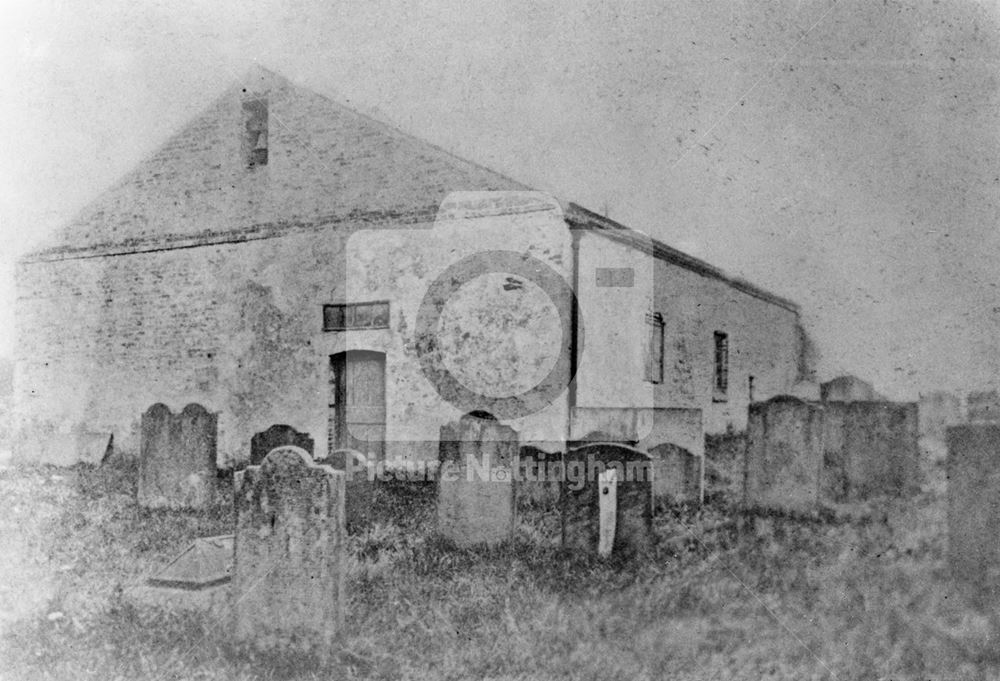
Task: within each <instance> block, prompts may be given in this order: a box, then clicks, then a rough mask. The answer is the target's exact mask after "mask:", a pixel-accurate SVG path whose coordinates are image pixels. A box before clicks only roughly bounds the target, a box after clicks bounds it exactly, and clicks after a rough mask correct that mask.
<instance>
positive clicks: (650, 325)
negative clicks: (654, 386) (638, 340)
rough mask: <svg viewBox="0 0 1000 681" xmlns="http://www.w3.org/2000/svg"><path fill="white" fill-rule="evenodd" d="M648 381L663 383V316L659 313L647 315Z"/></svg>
mask: <svg viewBox="0 0 1000 681" xmlns="http://www.w3.org/2000/svg"><path fill="white" fill-rule="evenodd" d="M646 327H647V328H646V331H647V335H648V339H647V343H646V380H647V381H649V382H650V383H663V316H662V315H661V314H660V313H659V312H651V313H647V314H646Z"/></svg>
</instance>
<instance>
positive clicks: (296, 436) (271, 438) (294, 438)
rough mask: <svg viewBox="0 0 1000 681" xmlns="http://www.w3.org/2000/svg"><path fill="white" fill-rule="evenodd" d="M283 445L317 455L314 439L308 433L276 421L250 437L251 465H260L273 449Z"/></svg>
mask: <svg viewBox="0 0 1000 681" xmlns="http://www.w3.org/2000/svg"><path fill="white" fill-rule="evenodd" d="M283 445H292V446H293V447H299V448H300V449H304V450H305V451H307V452H309V455H310V456H314V455H315V452H314V450H313V448H314V443H313V439H312V438H311V437H310V436H309V434H308V433H300V432H299V431H297V430H295V429H294V428H292V427H291V426H288V425H285V424H283V423H276V424H274V425H273V426H271V427H270V428H268V429H267V430H264V431H261V432H259V433H254V436H253V437H252V438H250V465H251V466H259V465H260V464H261V462H263V461H264V457H265V456H267V455H268V453H269V452H270V451H271V450H272V449H275V448H276V447H281V446H283Z"/></svg>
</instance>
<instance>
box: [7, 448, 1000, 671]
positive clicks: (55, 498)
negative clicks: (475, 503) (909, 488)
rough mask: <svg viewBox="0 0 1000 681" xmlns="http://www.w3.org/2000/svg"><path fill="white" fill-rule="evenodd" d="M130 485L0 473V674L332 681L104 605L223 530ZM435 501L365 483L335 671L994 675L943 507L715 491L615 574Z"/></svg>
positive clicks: (543, 527)
mask: <svg viewBox="0 0 1000 681" xmlns="http://www.w3.org/2000/svg"><path fill="white" fill-rule="evenodd" d="M134 481H135V470H134V469H129V468H128V467H127V466H126V467H123V468H112V469H110V470H105V469H90V468H85V467H82V466H81V467H78V468H76V469H72V470H58V471H57V470H56V469H23V470H14V471H7V472H4V473H2V474H0V489H2V490H3V492H4V496H5V500H6V501H7V502H8V508H9V511H10V512H9V514H8V517H7V518H6V519H3V520H0V523H2V525H0V528H2V538H3V541H4V543H5V544H6V545H7V546H8V548H9V551H8V554H9V555H10V556H14V558H10V559H2V560H0V570H3V571H4V572H3V573H2V574H0V584H5V583H14V584H16V585H18V586H17V588H15V589H12V590H10V592H9V593H7V592H2V591H0V597H3V598H4V599H6V600H4V601H0V604H2V605H4V606H6V604H7V601H9V602H10V603H13V604H17V603H18V602H19V601H18V598H21V597H23V598H27V597H28V596H32V599H33V600H31V604H32V606H31V607H30V608H24V609H21V610H18V609H17V608H13V609H12V610H11V612H13V613H14V614H15V615H16V616H14V617H8V618H7V619H6V620H0V625H3V624H6V626H5V629H6V631H5V633H4V634H3V635H2V637H0V658H2V660H3V665H2V667H0V669H2V670H3V671H2V672H0V675H2V676H3V678H11V679H67V678H72V679H91V678H92V679H98V678H99V679H164V680H166V679H251V678H253V679H259V678H264V679H279V678H281V679H285V678H287V679H312V678H329V677H330V673H331V672H330V670H323V669H318V668H317V667H316V665H315V664H314V663H313V662H312V661H310V660H309V659H307V658H305V657H302V656H292V657H289V658H288V659H278V658H275V657H273V656H268V657H267V658H261V657H258V656H256V654H255V653H254V652H253V651H252V650H246V649H242V650H236V649H233V648H232V647H231V645H230V641H229V639H228V627H224V626H222V627H220V626H219V625H218V624H217V623H209V622H208V621H207V620H205V619H204V618H202V617H199V616H195V615H190V614H188V615H185V614H168V613H164V612H159V613H154V614H153V615H150V613H146V612H138V611H137V610H136V609H135V608H134V607H133V606H131V605H129V604H128V602H127V601H126V600H124V599H123V598H122V597H121V593H122V589H123V588H124V587H126V586H128V585H130V584H135V583H137V582H139V581H141V580H142V578H143V577H144V576H146V575H147V574H149V572H150V571H152V570H154V569H156V568H158V567H159V566H161V565H162V564H163V563H164V562H165V561H166V560H167V559H169V558H171V557H172V556H173V555H175V554H176V552H177V551H179V550H180V549H181V548H183V547H184V546H185V545H186V544H187V543H188V542H189V541H190V540H191V539H192V538H193V537H196V536H206V535H212V534H222V533H226V532H230V531H231V528H232V523H233V519H232V516H231V510H229V508H228V507H227V506H225V505H219V506H218V507H217V508H215V509H213V510H212V511H211V512H209V513H205V514H191V513H179V512H155V513H154V512H142V511H140V510H139V509H138V508H137V507H136V505H135V502H134ZM433 501H434V488H433V485H428V484H418V483H401V482H397V481H393V482H390V483H386V484H381V485H379V487H378V489H377V492H376V503H375V509H376V510H375V512H374V515H373V522H372V523H371V524H370V525H369V527H368V528H367V529H366V530H365V531H363V532H359V533H357V534H354V535H352V536H351V537H350V539H349V544H348V558H347V564H348V574H349V577H348V584H347V597H348V602H347V618H346V619H347V623H348V625H347V629H346V631H345V632H344V638H343V640H342V645H341V649H340V651H341V652H340V654H339V656H338V657H337V659H336V660H335V661H334V663H333V668H334V669H335V670H336V672H337V675H338V676H339V677H343V678H372V679H403V678H435V679H448V678H454V679H458V678H472V677H487V676H489V677H504V676H506V677H511V678H513V677H525V678H527V677H531V678H574V679H577V678H579V679H587V678H593V679H598V678H600V679H615V678H620V679H641V678H662V677H670V678H676V679H702V678H706V679H707V678H737V679H758V678H775V679H777V678H802V679H875V678H892V679H924V678H943V679H949V678H953V679H959V678H963V679H964V678H968V679H975V678H987V677H988V676H989V675H995V674H996V673H997V672H998V671H1000V667H998V666H997V665H998V663H1000V660H998V659H997V655H996V653H995V651H996V650H997V649H998V645H997V644H998V641H997V639H996V632H997V631H1000V626H998V625H997V623H995V622H994V621H993V620H994V619H995V616H993V615H991V614H990V613H987V612H980V611H977V610H976V609H974V608H972V607H970V605H969V602H968V600H967V599H966V596H965V595H964V594H962V593H959V592H958V591H956V590H955V589H954V588H953V587H952V586H951V585H950V583H949V582H948V580H947V578H946V574H945V570H944V566H943V556H944V549H943V541H944V540H943V535H942V517H943V515H942V514H943V510H942V509H943V506H942V503H943V502H942V498H941V497H940V495H934V494H925V495H922V496H921V497H918V498H917V499H916V500H915V501H914V502H911V503H901V502H885V503H884V504H882V505H881V506H877V507H876V508H874V509H873V510H872V513H871V514H869V515H870V517H872V518H875V520H873V521H870V522H867V523H857V522H856V523H841V524H827V523H818V522H812V523H805V522H800V521H793V520H789V519H765V520H762V521H753V520H748V521H746V522H743V523H741V524H736V523H732V522H729V520H730V514H729V512H728V510H727V508H726V506H725V505H724V499H723V500H720V501H719V502H717V503H716V504H714V505H709V506H707V507H705V508H701V509H696V508H686V507H674V508H669V509H663V510H662V511H661V513H660V514H659V515H658V516H657V518H656V533H657V535H658V536H659V537H660V538H661V539H662V541H661V542H660V543H659V544H658V545H657V546H656V547H654V549H653V550H652V551H651V552H650V555H648V556H645V557H642V558H640V559H636V560H633V561H627V562H626V561H619V560H616V559H611V560H602V559H600V558H598V557H597V556H589V555H581V554H579V553H568V552H565V551H563V550H562V549H560V547H559V543H558V533H559V518H558V514H557V512H556V510H555V509H554V508H553V507H551V505H549V506H546V505H544V504H537V503H535V502H532V503H531V504H526V505H525V507H524V508H522V509H521V524H520V528H519V531H518V533H517V535H516V536H515V537H514V538H513V539H512V540H510V541H508V542H504V543H502V544H500V545H498V546H494V547H473V548H459V547H456V546H454V545H452V544H450V543H449V542H447V541H445V540H443V539H441V538H440V537H439V536H437V535H435V534H434V532H433V531H432V528H433V527H434V522H435V517H434V504H433ZM25 575H28V576H30V579H26V578H25ZM4 578H10V580H13V581H10V580H8V579H4ZM18 580H20V581H18ZM33 590H34V591H33ZM35 591H37V592H38V593H37V594H36V593H35ZM39 594H40V596H39ZM35 596H39V597H38V598H35ZM23 598H22V600H23ZM5 609H6V608H5Z"/></svg>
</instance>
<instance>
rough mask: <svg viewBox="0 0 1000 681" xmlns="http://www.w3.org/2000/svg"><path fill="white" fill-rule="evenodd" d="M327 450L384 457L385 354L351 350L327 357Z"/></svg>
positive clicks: (377, 458)
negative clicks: (347, 450)
mask: <svg viewBox="0 0 1000 681" xmlns="http://www.w3.org/2000/svg"><path fill="white" fill-rule="evenodd" d="M327 436H328V443H329V450H328V451H330V452H333V451H334V450H336V449H356V450H358V451H359V452H361V453H362V454H364V455H365V456H367V457H369V458H370V459H371V460H373V461H382V460H383V459H384V458H385V353H382V352H372V351H369V350H351V351H348V352H341V353H337V354H336V355H331V357H330V386H329V422H328V432H327Z"/></svg>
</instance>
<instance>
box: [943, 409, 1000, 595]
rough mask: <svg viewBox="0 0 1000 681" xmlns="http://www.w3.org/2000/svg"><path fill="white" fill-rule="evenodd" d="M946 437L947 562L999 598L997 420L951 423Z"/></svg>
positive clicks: (971, 582)
mask: <svg viewBox="0 0 1000 681" xmlns="http://www.w3.org/2000/svg"><path fill="white" fill-rule="evenodd" d="M947 433H948V434H947V438H948V562H949V564H950V566H951V571H952V574H953V575H954V576H955V577H956V578H957V579H958V580H959V581H960V582H964V583H966V584H969V585H973V586H975V587H976V588H978V589H980V590H981V591H985V592H990V591H992V592H993V595H994V597H996V596H1000V424H997V423H976V424H966V425H960V426H952V427H951V428H948V431H947Z"/></svg>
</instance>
